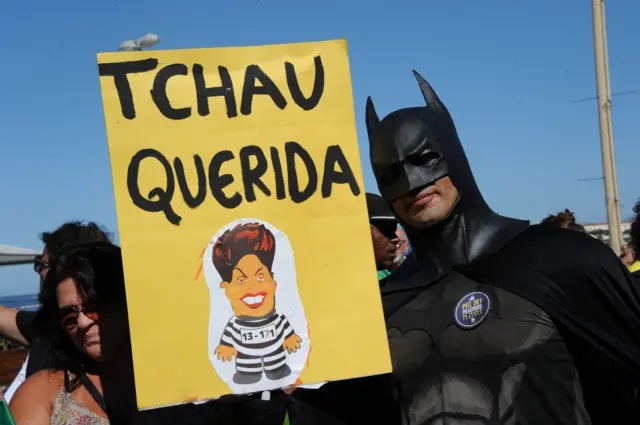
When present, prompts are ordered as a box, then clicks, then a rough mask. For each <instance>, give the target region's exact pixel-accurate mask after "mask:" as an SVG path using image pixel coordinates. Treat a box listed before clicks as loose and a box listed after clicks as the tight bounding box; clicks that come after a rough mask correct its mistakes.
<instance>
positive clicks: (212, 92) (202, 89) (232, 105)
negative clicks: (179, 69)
mask: <svg viewBox="0 0 640 425" xmlns="http://www.w3.org/2000/svg"><path fill="white" fill-rule="evenodd" d="M218 73H219V74H220V81H221V82H222V85H221V86H218V87H207V83H206V81H205V80H204V70H203V69H202V65H200V64H197V63H196V64H194V65H193V80H194V82H195V84H196V96H197V98H198V114H200V116H201V117H205V116H207V115H209V98H210V97H216V96H223V97H224V101H225V104H226V106H227V117H228V118H234V117H237V116H238V108H237V106H236V98H235V94H234V92H233V81H232V80H231V75H230V74H229V71H228V70H227V68H225V67H224V66H219V67H218Z"/></svg>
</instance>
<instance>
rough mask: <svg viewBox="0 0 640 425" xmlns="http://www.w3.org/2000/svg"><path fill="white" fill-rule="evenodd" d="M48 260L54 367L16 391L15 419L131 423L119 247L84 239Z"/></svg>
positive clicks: (82, 424) (20, 422)
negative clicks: (82, 241) (88, 241)
mask: <svg viewBox="0 0 640 425" xmlns="http://www.w3.org/2000/svg"><path fill="white" fill-rule="evenodd" d="M49 261H50V263H49V267H50V269H49V272H48V274H47V277H46V279H45V282H44V285H43V287H42V291H41V293H40V299H41V300H42V307H41V309H40V311H39V313H38V314H39V315H40V317H42V318H43V319H44V320H42V321H38V322H37V327H38V329H37V331H38V332H39V333H42V334H45V333H46V334H47V335H48V337H49V340H50V341H51V345H50V348H49V352H48V355H49V359H50V363H49V366H50V367H51V368H50V369H46V370H41V371H39V372H36V373H35V374H33V375H32V376H30V377H29V378H27V380H26V381H25V382H24V384H23V385H21V386H20V388H19V389H18V391H17V392H16V394H15V396H14V397H13V399H12V400H11V403H10V405H9V406H10V410H11V413H12V414H13V417H14V419H15V421H16V424H17V425H49V424H51V425H104V424H109V423H110V418H111V421H112V422H113V423H126V421H127V420H128V419H129V418H131V417H133V416H134V414H135V413H136V412H137V404H136V397H135V387H134V384H133V364H132V360H131V347H130V340H129V326H128V316H127V306H126V298H125V287H124V275H123V271H122V257H121V254H120V248H119V247H117V246H115V245H112V244H110V243H107V242H93V243H85V244H79V245H77V246H75V247H72V248H70V249H68V250H67V251H65V252H63V253H62V254H61V255H60V256H59V257H58V258H57V259H56V260H54V261H51V260H49Z"/></svg>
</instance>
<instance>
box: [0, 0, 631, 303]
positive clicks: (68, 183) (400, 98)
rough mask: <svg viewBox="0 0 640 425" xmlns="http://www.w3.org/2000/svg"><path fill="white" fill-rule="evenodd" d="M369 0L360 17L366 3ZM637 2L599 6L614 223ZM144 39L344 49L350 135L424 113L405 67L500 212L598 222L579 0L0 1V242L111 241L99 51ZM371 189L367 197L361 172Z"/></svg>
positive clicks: (587, 9)
mask: <svg viewBox="0 0 640 425" xmlns="http://www.w3.org/2000/svg"><path fill="white" fill-rule="evenodd" d="M365 4H366V6H364V5H365ZM638 22H640V2H638V1H637V0H618V1H615V2H608V3H607V24H608V45H609V61H610V70H611V88H612V92H613V93H618V92H627V91H631V90H638V93H637V94H630V95H627V96H619V97H614V104H613V128H614V141H615V149H616V160H617V173H618V184H619V189H620V197H621V203H622V205H623V215H624V216H625V217H626V216H630V214H631V207H632V206H633V204H634V202H635V200H636V198H638V197H640V189H638V188H637V187H636V186H635V185H634V183H635V182H637V181H638V180H637V179H638V177H637V176H638V174H637V168H636V169H635V170H634V167H633V165H634V163H636V162H637V158H638V157H639V155H640V143H638V139H639V138H640V119H639V116H640V115H638V113H639V111H640V109H639V106H640V48H639V47H638V43H637V42H638V40H640V27H639V26H638ZM147 32H155V33H157V34H160V36H161V37H162V42H161V44H160V45H159V46H158V48H162V49H180V48H192V47H217V46H241V45H259V44H272V43H286V42H297V41H314V40H324V39H335V38H346V39H347V40H348V43H349V55H350V61H351V70H352V80H353V90H354V100H355V108H356V118H357V122H358V136H359V140H360V146H361V150H362V156H363V158H367V155H368V150H367V137H366V129H365V127H364V105H365V101H366V97H367V96H368V95H371V96H373V98H374V101H375V104H376V107H377V109H378V113H379V114H380V115H386V114H387V113H389V112H391V111H392V110H394V109H397V108H400V107H404V106H414V105H422V98H421V96H420V92H419V90H418V88H417V86H416V83H415V80H414V79H413V76H412V74H411V69H412V68H415V69H417V70H418V71H420V72H421V73H422V75H423V76H425V77H426V78H427V79H428V80H429V81H430V82H431V83H432V84H433V86H434V88H435V89H436V90H437V92H438V94H439V95H440V97H441V98H442V99H443V100H444V102H445V103H446V104H447V106H448V107H449V110H450V111H451V112H452V114H453V117H454V119H455V120H456V125H457V127H458V130H459V133H460V137H461V139H462V141H463V143H464V145H465V148H466V150H467V154H468V156H469V158H470V161H471V163H472V167H473V170H474V172H475V175H476V178H477V180H478V181H479V184H480V187H481V188H482V189H483V192H484V193H485V195H486V198H487V199H488V201H489V203H490V204H491V205H492V206H493V207H494V209H496V210H497V211H499V212H501V213H503V214H507V215H511V216H516V217H523V218H528V219H531V220H536V221H537V220H540V219H541V218H543V217H544V216H545V215H546V214H548V213H552V212H555V211H558V210H561V209H563V208H565V207H568V208H570V209H572V210H574V211H576V213H577V216H578V219H579V220H580V221H604V220H606V213H605V204H604V194H603V184H602V181H588V182H580V181H578V179H583V178H592V177H598V176H601V175H602V171H601V167H602V166H601V160H600V145H599V133H598V120H597V108H596V103H595V102H594V101H587V102H579V103H572V101H573V100H576V99H584V98H588V97H592V96H595V92H596V89H595V71H594V59H593V35H592V21H591V6H590V2H588V1H573V0H572V1H557V0H555V1H551V0H539V1H535V2H533V1H512V0H510V1H508V0H485V1H469V0H467V1H463V0H459V1H452V0H449V1H443V0H441V1H434V0H400V1H394V2H392V1H390V0H388V1H383V0H368V1H366V2H365V1H355V0H323V1H316V2H310V1H293V0H234V1H230V0H227V1H222V0H202V1H201V0H182V1H180V2H178V1H168V0H167V1H160V0H157V1H155V2H154V1H151V0H126V1H125V0H99V1H86V0H64V1H50V0H2V2H0V39H1V40H2V42H1V43H0V57H1V58H2V63H3V66H1V67H0V93H2V101H1V102H0V182H1V184H0V202H1V205H2V208H0V243H4V244H10V245H15V246H22V247H29V248H35V249H40V248H41V244H40V243H39V239H38V234H39V233H40V232H41V231H43V230H51V229H54V228H55V227H56V226H58V225H59V224H61V223H62V222H64V221H66V220H70V219H90V220H95V221H98V222H100V223H102V224H104V225H105V226H106V227H107V228H108V229H110V230H111V231H114V232H116V233H117V220H116V214H115V205H114V201H113V189H112V184H111V172H110V168H109V158H108V151H107V141H106V135H105V128H104V120H103V111H102V103H101V98H100V88H99V83H98V75H97V66H96V53H97V52H101V51H113V50H117V48H118V46H119V44H120V42H122V41H124V40H126V39H131V38H136V37H138V36H140V35H143V34H145V33H147ZM363 165H364V169H365V182H366V185H367V189H368V190H370V191H377V189H376V186H375V181H374V180H373V176H372V174H371V172H370V167H369V164H368V163H366V162H365V163H364V164H363ZM36 287H37V279H36V276H35V274H34V273H33V272H32V271H31V268H30V267H28V266H24V267H22V266H21V267H6V268H2V269H0V295H5V294H14V293H28V292H34V291H35V290H36Z"/></svg>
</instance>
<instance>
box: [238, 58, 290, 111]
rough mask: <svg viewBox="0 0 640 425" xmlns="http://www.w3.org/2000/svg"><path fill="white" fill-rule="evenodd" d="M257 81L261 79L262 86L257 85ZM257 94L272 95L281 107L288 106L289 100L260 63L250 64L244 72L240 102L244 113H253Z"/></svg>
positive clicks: (272, 98)
mask: <svg viewBox="0 0 640 425" xmlns="http://www.w3.org/2000/svg"><path fill="white" fill-rule="evenodd" d="M256 81H259V82H260V83H261V84H262V86H261V87H257V86H256ZM257 94H266V95H268V96H270V97H271V100H273V103H275V105H276V106H277V107H278V108H280V109H284V108H285V106H287V100H286V99H285V98H284V96H283V95H282V93H281V92H280V89H279V88H278V86H276V84H275V83H274V82H273V80H272V79H271V78H269V76H268V75H267V74H265V73H264V71H262V69H260V67H259V66H258V65H249V66H248V67H247V69H246V70H245V73H244V86H243V87H242V102H241V103H240V112H241V113H242V115H249V114H251V105H252V103H253V96H255V95H257Z"/></svg>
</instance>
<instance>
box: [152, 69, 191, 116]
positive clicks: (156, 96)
mask: <svg viewBox="0 0 640 425" xmlns="http://www.w3.org/2000/svg"><path fill="white" fill-rule="evenodd" d="M176 75H189V69H188V68H187V66H186V65H183V64H180V63H174V64H173V65H168V66H165V67H164V68H162V69H161V70H160V71H158V73H157V74H156V78H155V79H154V80H153V88H152V89H151V98H152V99H153V102H154V103H155V104H156V106H157V107H158V110H159V111H160V113H161V114H162V115H164V116H165V117H167V118H169V119H170V120H183V119H185V118H189V117H190V116H191V108H188V107H187V108H178V109H176V108H174V107H173V106H171V102H170V101H169V97H167V83H168V82H169V78H171V77H173V76H176Z"/></svg>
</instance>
